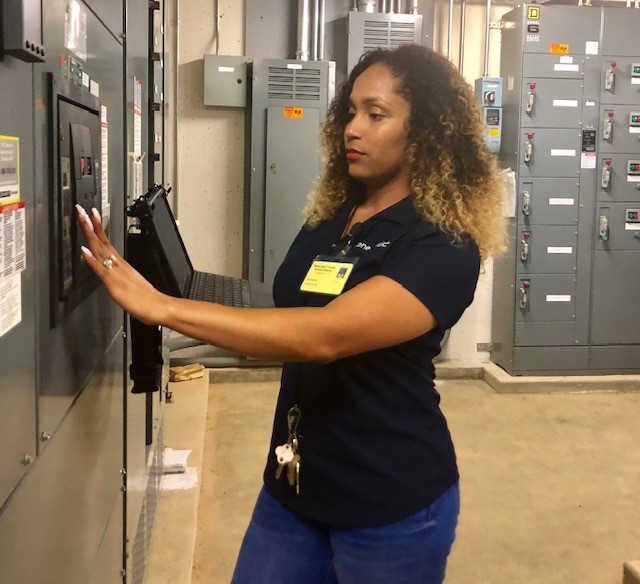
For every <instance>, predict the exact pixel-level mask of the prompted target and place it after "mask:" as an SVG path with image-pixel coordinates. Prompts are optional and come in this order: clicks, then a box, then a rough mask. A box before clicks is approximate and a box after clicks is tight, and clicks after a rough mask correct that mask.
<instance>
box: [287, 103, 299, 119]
mask: <svg viewBox="0 0 640 584" xmlns="http://www.w3.org/2000/svg"><path fill="white" fill-rule="evenodd" d="M283 116H284V117H285V118H302V117H304V108H302V107H298V106H295V105H294V106H289V107H285V108H283Z"/></svg>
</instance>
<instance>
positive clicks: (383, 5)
mask: <svg viewBox="0 0 640 584" xmlns="http://www.w3.org/2000/svg"><path fill="white" fill-rule="evenodd" d="M386 11H387V0H380V12H382V13H385V12H386Z"/></svg>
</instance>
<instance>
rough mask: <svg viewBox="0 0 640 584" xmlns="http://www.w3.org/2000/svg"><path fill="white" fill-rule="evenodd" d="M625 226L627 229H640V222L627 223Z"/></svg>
mask: <svg viewBox="0 0 640 584" xmlns="http://www.w3.org/2000/svg"><path fill="white" fill-rule="evenodd" d="M624 228H625V229H626V230H627V231H640V223H625V224H624Z"/></svg>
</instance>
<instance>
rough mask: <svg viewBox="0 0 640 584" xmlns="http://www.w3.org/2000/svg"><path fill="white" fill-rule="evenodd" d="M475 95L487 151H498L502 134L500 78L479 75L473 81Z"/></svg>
mask: <svg viewBox="0 0 640 584" xmlns="http://www.w3.org/2000/svg"><path fill="white" fill-rule="evenodd" d="M475 92H476V96H477V97H478V99H479V100H480V104H481V105H482V115H483V118H484V123H485V125H486V129H485V143H486V145H487V148H488V150H489V152H493V153H495V154H497V153H498V152H500V139H501V136H502V79H500V78H499V77H481V78H480V79H476V82H475Z"/></svg>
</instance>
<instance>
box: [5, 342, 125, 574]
mask: <svg viewBox="0 0 640 584" xmlns="http://www.w3.org/2000/svg"><path fill="white" fill-rule="evenodd" d="M122 356H123V347H122V338H121V337H120V336H118V337H117V339H116V340H115V341H114V343H113V344H112V345H111V347H110V348H109V350H108V352H107V354H106V356H105V358H104V359H103V360H102V361H101V362H100V364H99V366H98V368H97V371H96V372H95V374H94V375H93V376H92V378H91V381H90V383H89V385H88V387H87V388H86V389H85V391H84V392H83V393H82V395H81V396H80V398H79V399H78V401H77V402H76V403H75V405H74V407H73V408H71V410H70V411H69V414H68V416H67V417H66V419H65V423H64V424H63V425H62V426H61V428H60V430H59V431H58V432H57V433H56V434H55V436H53V437H52V438H51V440H50V442H49V446H48V447H47V449H46V450H45V451H44V453H42V454H41V455H40V456H39V457H38V459H37V460H36V462H35V463H34V464H33V466H32V468H31V469H30V471H29V474H28V475H27V476H26V477H25V479H24V481H23V482H22V484H21V485H20V488H19V489H18V490H16V492H15V493H14V495H13V497H12V498H11V500H10V502H9V505H8V506H7V507H6V509H5V510H4V511H3V514H2V515H1V516H0V566H2V583H3V584H25V583H26V582H29V583H31V582H33V583H37V582H51V583H52V584H63V583H65V584H66V583H76V582H77V583H83V582H89V581H90V576H91V572H92V569H93V566H94V563H95V561H96V559H97V558H98V557H99V556H100V553H101V546H102V545H103V538H104V535H105V530H106V528H107V525H108V524H109V521H110V518H111V517H112V514H113V510H114V507H115V506H116V503H117V501H118V500H119V499H120V498H121V496H122V495H121V487H122V475H121V473H120V469H121V468H122V452H123V442H122V440H123V421H122V411H123V401H122V369H123V362H122ZM52 399H55V398H52ZM113 581H114V582H116V581H117V579H114V580H113Z"/></svg>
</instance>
